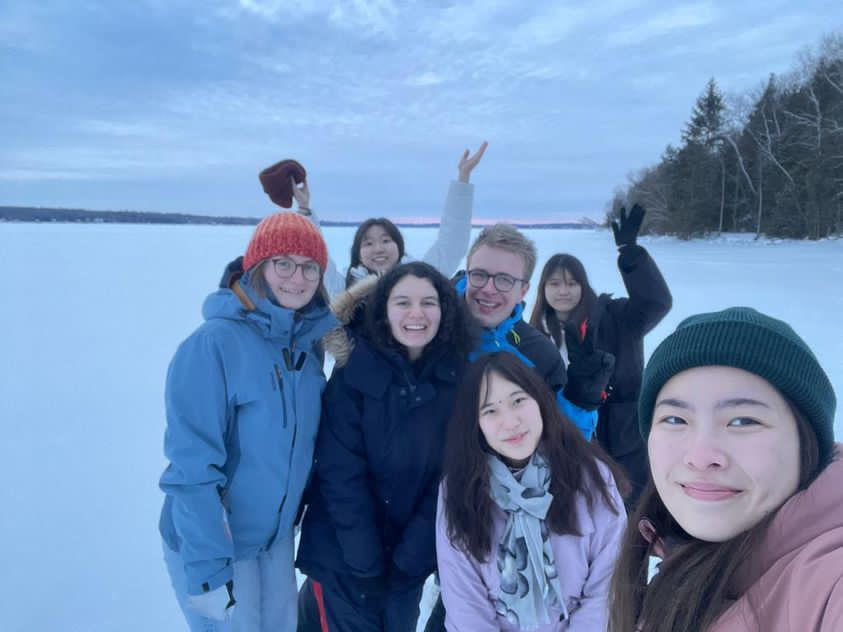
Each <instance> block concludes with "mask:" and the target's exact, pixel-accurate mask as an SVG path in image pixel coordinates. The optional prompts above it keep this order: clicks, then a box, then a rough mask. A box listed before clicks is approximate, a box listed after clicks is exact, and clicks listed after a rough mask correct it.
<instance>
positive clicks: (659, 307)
mask: <svg viewBox="0 0 843 632" xmlns="http://www.w3.org/2000/svg"><path fill="white" fill-rule="evenodd" d="M618 268H619V269H620V272H621V276H622V277H623V282H624V285H625V286H626V290H627V293H628V294H629V298H611V297H610V296H609V295H607V294H603V295H601V296H600V297H599V298H598V300H597V304H596V306H595V309H594V310H592V314H591V316H590V317H589V323H588V326H589V327H590V328H593V329H594V330H595V333H596V336H595V346H596V348H598V349H600V350H602V351H608V352H609V353H611V354H612V355H614V356H615V371H614V374H613V375H612V378H611V379H610V380H609V385H608V387H607V398H606V402H605V403H604V404H603V405H602V406H601V407H600V408H599V412H598V415H599V417H598V419H599V420H598V423H597V440H598V441H599V442H600V444H601V445H602V446H603V449H605V450H606V451H607V452H608V453H609V454H610V455H611V456H612V457H613V458H615V459H616V460H617V461H619V462H620V463H621V465H623V466H624V468H625V469H626V471H627V475H628V476H629V477H630V479H631V482H632V484H633V486H634V487H635V488H636V491H640V488H642V487H643V486H644V484H645V483H646V481H647V474H648V469H647V456H646V448H645V446H644V441H643V439H642V438H641V433H640V432H639V430H638V408H637V407H638V393H639V391H640V389H641V374H642V372H643V370H644V336H645V335H646V334H647V333H648V332H649V331H650V330H652V329H653V327H655V326H656V325H657V324H658V323H659V322H660V321H661V320H662V318H664V317H665V315H666V314H667V313H668V312H669V311H670V308H671V306H672V304H673V299H672V297H671V295H670V290H669V289H668V287H667V283H666V282H665V280H664V277H662V275H661V272H659V269H658V267H657V266H656V263H655V262H654V261H653V259H652V258H651V257H650V255H649V254H648V253H647V251H646V250H645V249H644V248H643V247H642V246H638V245H633V246H626V247H624V248H623V249H622V250H621V254H620V256H619V257H618Z"/></svg>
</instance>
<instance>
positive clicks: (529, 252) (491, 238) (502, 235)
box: [465, 224, 538, 281]
mask: <svg viewBox="0 0 843 632" xmlns="http://www.w3.org/2000/svg"><path fill="white" fill-rule="evenodd" d="M481 246H488V247H489V248H497V249H499V250H505V251H506V252H511V253H512V254H514V255H518V256H519V257H521V258H522V259H523V260H524V280H525V281H529V280H530V278H531V277H532V276H533V271H534V270H535V268H536V258H537V257H538V255H537V253H536V244H535V243H533V240H532V239H530V238H529V237H527V236H526V235H525V234H524V233H522V232H521V231H520V230H518V229H517V228H515V226H512V225H511V224H494V225H493V226H487V227H486V228H484V229H483V230H481V231H480V234H479V235H477V239H475V240H474V243H473V244H471V248H469V249H468V255H467V256H466V258H465V260H466V264H468V262H469V261H471V257H472V255H474V253H475V252H477V251H478V250H479V249H480V247H481Z"/></svg>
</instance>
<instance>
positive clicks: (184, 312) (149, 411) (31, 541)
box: [0, 224, 843, 632]
mask: <svg viewBox="0 0 843 632" xmlns="http://www.w3.org/2000/svg"><path fill="white" fill-rule="evenodd" d="M251 231H252V228H251V227H221V226H149V225H143V226H132V225H72V224H0V270H3V272H4V273H5V274H6V277H5V283H6V286H5V289H4V299H3V301H2V309H0V331H2V332H3V333H2V356H0V357H2V365H0V420H2V436H0V463H2V464H3V465H4V471H5V476H6V478H5V480H4V481H3V483H2V486H0V501H1V502H0V505H2V516H0V542H3V544H4V555H3V563H2V570H0V603H2V604H3V607H2V608H0V629H2V630H6V631H8V632H18V631H26V632H31V631H38V632H40V631H53V630H55V631H62V632H74V631H78V632H88V631H91V632H100V631H106V630H108V631H110V630H115V631H116V630H120V631H121V632H131V631H144V632H146V631H148V630H156V631H158V632H169V631H171V630H172V631H175V630H184V629H185V625H184V622H183V620H182V618H181V615H180V613H179V611H178V608H177V606H176V602H175V599H174V598H173V595H172V593H171V591H170V587H169V583H168V578H167V575H166V572H165V570H164V565H163V562H162V560H161V547H160V540H159V537H158V532H157V520H158V511H159V508H160V504H161V500H162V497H161V493H160V492H159V491H158V487H157V480H158V476H159V475H160V473H161V471H162V469H163V467H164V465H165V463H164V459H163V456H162V447H161V443H162V434H163V430H164V415H163V396H162V393H163V385H164V374H165V370H166V367H167V363H168V362H169V359H170V356H171V354H172V353H173V351H174V350H175V348H176V345H177V344H178V343H179V342H180V341H181V340H182V339H183V338H184V337H185V336H186V335H187V334H188V333H190V331H191V330H192V329H193V328H194V327H196V326H197V325H198V324H199V322H200V311H199V310H200V305H201V302H202V299H203V298H204V297H205V295H206V294H207V293H208V292H210V291H211V290H213V289H214V288H215V287H216V285H217V282H218V279H219V276H220V273H221V271H222V268H223V266H224V265H225V263H226V262H227V261H228V260H229V259H231V258H233V257H234V256H235V255H238V254H241V253H242V252H243V250H244V249H245V246H246V243H247V241H248V238H249V236H250V234H251ZM434 232H435V229H422V228H418V229H405V230H404V235H405V238H406V241H407V250H408V252H411V253H414V254H416V255H417V256H420V255H421V254H423V252H424V250H425V246H427V245H429V244H430V242H431V241H432V239H433V235H434ZM528 232H529V233H530V235H531V236H532V237H533V238H534V239H535V240H536V242H537V244H538V247H539V262H540V264H541V263H543V262H544V261H545V260H546V259H547V257H548V256H549V255H551V254H553V253H554V252H562V251H567V252H571V253H573V254H575V255H577V256H579V257H580V258H581V259H583V261H584V263H585V265H586V268H587V270H588V271H589V274H590V277H591V281H592V285H593V286H594V287H595V288H596V289H597V290H598V291H611V292H616V293H621V292H623V286H622V283H621V281H620V278H619V275H618V273H617V269H616V267H615V249H614V244H613V241H612V237H611V234H610V233H609V232H607V231H602V230H594V231H591V230H558V231H553V230H535V231H528ZM326 235H327V238H328V241H329V245H330V250H331V252H332V254H333V256H334V257H335V258H336V259H337V260H338V261H340V262H347V260H348V248H349V245H350V242H351V237H352V235H353V231H352V230H351V229H348V228H331V229H328V230H327V231H326ZM643 243H644V244H645V245H646V246H648V248H649V249H650V251H651V253H652V254H653V256H654V257H655V259H656V261H657V262H658V264H659V265H660V266H661V269H662V271H663V272H664V275H665V277H666V278H667V280H668V283H669V284H670V287H671V289H672V291H673V295H674V309H673V311H672V312H671V313H670V315H669V316H668V317H667V318H666V319H665V321H664V322H663V323H662V324H661V325H660V326H659V327H658V328H657V329H656V330H655V331H654V332H653V333H652V334H651V335H650V336H649V337H648V339H647V345H646V346H647V351H648V353H649V351H651V350H652V349H653V347H654V345H655V344H656V343H658V341H660V340H661V339H662V338H663V337H664V336H665V335H667V334H668V333H669V332H670V331H672V329H673V328H674V327H675V325H676V324H677V323H678V322H679V321H680V320H681V319H682V318H684V317H685V316H688V315H689V314H693V313H696V312H700V311H711V310H715V309H720V308H723V307H727V306H730V305H750V306H753V307H756V308H758V309H761V310H764V311H767V312H769V313H771V314H773V315H775V316H777V317H780V318H783V319H784V320H786V321H788V322H790V323H791V324H792V325H793V326H794V328H795V329H796V330H797V332H799V333H800V334H801V335H802V336H803V337H804V338H805V339H806V340H807V342H808V344H809V345H810V346H811V347H812V348H813V349H814V350H815V352H816V354H817V355H818V356H819V359H820V362H821V363H822V364H823V366H824V367H825V369H826V371H827V372H828V373H829V375H830V377H831V380H832V382H833V384H834V387H835V390H836V391H837V393H838V396H843V325H841V320H840V319H841V318H843V292H841V288H843V283H841V280H843V240H836V241H835V240H828V241H822V242H791V241H778V242H770V241H761V242H755V241H752V240H751V239H749V238H745V237H743V236H725V237H722V238H719V239H714V240H709V241H695V242H681V241H677V240H675V239H668V238H654V239H644V240H643ZM537 279H538V270H537V272H536V276H535V280H537ZM528 298H529V301H530V303H529V304H530V305H532V295H530V296H529V297H528ZM841 419H843V415H841V414H840V413H838V415H837V423H836V426H835V428H836V434H837V436H838V437H841V438H843V422H841Z"/></svg>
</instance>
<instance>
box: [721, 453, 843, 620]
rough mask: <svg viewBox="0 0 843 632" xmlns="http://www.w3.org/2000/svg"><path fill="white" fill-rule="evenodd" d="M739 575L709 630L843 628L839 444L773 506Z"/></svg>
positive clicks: (841, 455)
mask: <svg viewBox="0 0 843 632" xmlns="http://www.w3.org/2000/svg"><path fill="white" fill-rule="evenodd" d="M737 577H738V580H737V584H736V588H737V594H740V595H742V597H741V598H740V599H739V600H738V601H736V602H735V604H733V606H732V607H731V608H730V609H729V610H727V611H726V612H725V613H724V614H723V616H722V617H721V618H720V619H719V620H718V622H717V623H716V624H715V625H714V626H713V627H712V629H711V632H731V631H737V630H741V631H743V630H764V632H778V631H780V630H781V631H785V630H800V631H804V632H812V631H815V632H825V631H826V630H828V631H829V632H830V631H832V630H843V445H841V444H838V445H837V446H836V449H835V457H834V461H832V462H831V464H829V465H828V467H826V468H825V469H824V470H823V472H822V473H821V474H820V475H819V476H818V477H817V479H816V480H815V481H814V482H813V483H812V484H811V485H810V486H809V487H808V488H807V489H805V490H803V491H801V492H798V493H796V494H794V495H793V496H792V497H791V498H790V499H789V500H788V501H787V502H786V503H785V504H784V505H782V506H781V508H780V509H779V510H778V511H777V512H776V515H775V517H774V518H773V520H772V522H771V523H770V526H769V527H768V529H767V532H766V533H765V534H764V538H763V540H762V542H761V544H760V545H759V546H758V547H757V548H756V549H755V552H754V553H753V555H752V557H751V558H750V560H748V561H747V562H746V563H745V564H744V566H743V567H742V568H741V569H740V570H739V572H738V576H737Z"/></svg>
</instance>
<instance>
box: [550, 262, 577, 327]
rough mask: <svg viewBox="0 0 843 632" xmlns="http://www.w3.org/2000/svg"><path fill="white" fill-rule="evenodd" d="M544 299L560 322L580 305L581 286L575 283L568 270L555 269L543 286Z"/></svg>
mask: <svg viewBox="0 0 843 632" xmlns="http://www.w3.org/2000/svg"><path fill="white" fill-rule="evenodd" d="M544 298H545V300H546V301H547V304H548V305H550V306H551V307H552V308H553V310H554V311H555V312H556V316H557V318H559V320H560V321H561V322H564V321H565V320H567V319H568V315H569V314H570V313H571V312H572V311H573V310H574V308H575V307H576V306H577V305H579V304H580V299H581V298H582V285H580V284H579V283H577V282H576V280H575V279H574V277H573V276H572V275H571V273H570V272H568V270H565V269H557V270H556V271H555V272H554V273H553V274H551V275H550V276H549V277H548V278H547V282H546V283H545V284H544Z"/></svg>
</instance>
